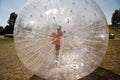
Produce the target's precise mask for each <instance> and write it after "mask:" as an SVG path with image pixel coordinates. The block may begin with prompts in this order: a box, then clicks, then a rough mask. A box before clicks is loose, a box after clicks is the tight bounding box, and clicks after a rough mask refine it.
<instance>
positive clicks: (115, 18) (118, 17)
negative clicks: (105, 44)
mask: <svg viewBox="0 0 120 80" xmlns="http://www.w3.org/2000/svg"><path fill="white" fill-rule="evenodd" d="M111 22H112V25H113V27H117V26H118V25H119V24H120V9H116V10H115V11H114V13H113V14H112V18H111Z"/></svg>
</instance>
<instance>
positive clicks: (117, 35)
mask: <svg viewBox="0 0 120 80" xmlns="http://www.w3.org/2000/svg"><path fill="white" fill-rule="evenodd" d="M109 31H110V32H111V33H113V34H115V37H117V38H120V28H117V29H116V30H115V29H114V28H113V27H110V28H109Z"/></svg>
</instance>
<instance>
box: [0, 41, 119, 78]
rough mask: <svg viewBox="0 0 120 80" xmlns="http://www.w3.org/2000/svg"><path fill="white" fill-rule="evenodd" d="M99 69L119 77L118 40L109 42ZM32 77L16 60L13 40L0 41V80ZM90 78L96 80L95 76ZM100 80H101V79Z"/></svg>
mask: <svg viewBox="0 0 120 80" xmlns="http://www.w3.org/2000/svg"><path fill="white" fill-rule="evenodd" d="M100 67H102V68H104V69H107V70H110V71H112V72H113V73H116V74H118V75H120V40H117V41H116V40H110V42H109V47H108V50H107V53H106V56H105V57H104V60H103V62H102V63H101V65H100ZM32 75H33V74H32V73H31V72H30V71H29V70H28V69H26V68H25V67H24V66H23V64H22V63H21V62H20V60H19V59H18V57H17V54H16V51H15V47H14V44H13V39H0V80H29V79H30V78H31V77H32ZM92 76H93V77H94V78H96V76H95V75H92ZM97 79H98V78H96V79H90V78H89V79H84V80H97ZM34 80H37V79H34ZM40 80H41V79H40ZM101 80H103V79H102V78H101ZM107 80H108V79H107ZM109 80H112V79H109ZM113 80H114V79H113Z"/></svg>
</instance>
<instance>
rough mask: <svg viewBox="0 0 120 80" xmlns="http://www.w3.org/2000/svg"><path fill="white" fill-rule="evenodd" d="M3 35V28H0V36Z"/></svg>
mask: <svg viewBox="0 0 120 80" xmlns="http://www.w3.org/2000/svg"><path fill="white" fill-rule="evenodd" d="M3 34H4V28H3V27H2V26H0V35H3Z"/></svg>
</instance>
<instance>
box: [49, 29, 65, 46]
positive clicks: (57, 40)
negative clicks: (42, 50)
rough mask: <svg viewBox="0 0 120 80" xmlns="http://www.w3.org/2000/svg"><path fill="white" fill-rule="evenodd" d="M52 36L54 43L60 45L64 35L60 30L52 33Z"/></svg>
mask: <svg viewBox="0 0 120 80" xmlns="http://www.w3.org/2000/svg"><path fill="white" fill-rule="evenodd" d="M51 36H52V37H53V39H52V43H53V44H55V45H60V41H61V37H62V36H63V33H62V31H61V30H59V29H55V30H54V31H53V32H52V33H51Z"/></svg>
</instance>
